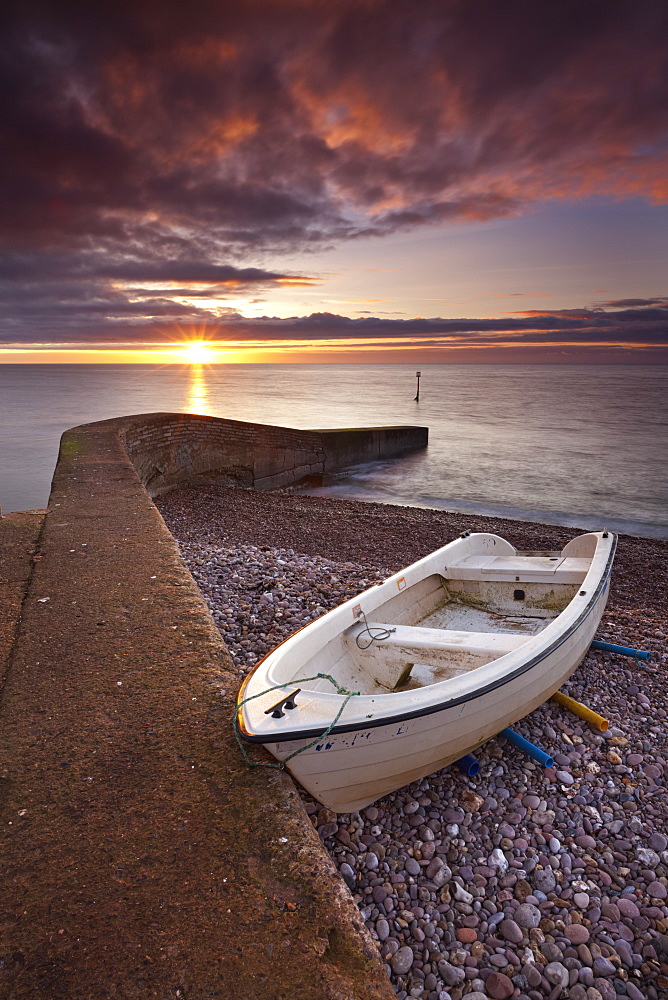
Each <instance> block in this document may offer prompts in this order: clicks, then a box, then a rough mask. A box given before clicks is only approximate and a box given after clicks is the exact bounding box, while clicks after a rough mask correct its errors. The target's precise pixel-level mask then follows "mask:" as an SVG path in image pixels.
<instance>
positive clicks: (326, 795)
mask: <svg viewBox="0 0 668 1000" xmlns="http://www.w3.org/2000/svg"><path fill="white" fill-rule="evenodd" d="M603 537H604V538H607V535H606V536H603ZM590 538H591V536H590ZM605 546H607V549H606V552H607V554H606V553H604V552H601V558H600V559H598V560H597V567H598V568H597V569H592V572H591V573H590V574H588V576H587V582H586V585H585V586H586V589H582V590H580V592H579V596H577V597H576V598H575V599H574V600H573V601H571V604H570V605H569V606H568V609H567V610H566V611H565V612H564V613H563V614H562V615H560V616H559V618H558V619H555V621H554V622H553V624H552V625H551V626H550V628H549V629H546V630H545V632H544V633H543V635H544V637H545V640H544V641H543V639H542V638H541V636H538V637H536V638H535V639H533V640H531V641H530V642H529V643H527V646H526V655H524V654H523V652H522V650H519V649H518V650H516V651H515V652H511V653H509V655H507V656H502V657H501V659H499V660H497V661H495V663H493V664H490V665H489V666H488V667H483V668H481V669H479V670H475V671H471V673H470V675H469V676H470V677H471V678H472V683H471V684H470V685H469V686H468V688H467V687H466V686H461V685H459V686H457V685H456V682H450V683H446V684H445V685H441V684H435V685H433V687H432V688H430V689H426V688H425V689H422V692H418V697H422V698H423V699H424V698H426V697H427V693H428V692H429V696H431V693H433V700H431V701H425V700H423V701H422V703H421V704H417V703H416V704H415V707H414V708H413V709H412V710H410V711H402V710H401V704H402V703H401V699H398V697H397V696H396V695H389V696H388V699H387V701H386V699H385V697H381V699H379V700H380V701H382V702H384V703H386V704H387V705H389V704H390V700H391V701H392V704H397V707H399V709H400V710H399V712H398V713H396V714H395V713H392V714H391V715H389V714H385V715H381V713H378V712H377V711H376V713H375V714H373V713H372V714H369V715H366V716H362V718H364V719H365V720H366V719H368V720H369V721H368V722H360V724H357V725H350V724H345V716H344V717H343V718H342V719H341V723H343V724H341V723H340V724H337V725H335V726H334V727H333V730H332V732H331V733H330V734H329V735H328V736H326V737H323V736H318V735H317V732H320V733H322V732H324V730H325V729H326V727H323V728H322V729H320V730H316V736H315V739H314V734H313V732H309V733H306V732H302V733H300V732H298V731H296V732H293V733H292V734H291V735H290V736H287V734H286V737H287V738H286V739H285V740H283V741H272V740H270V739H267V737H266V736H265V737H263V738H260V739H258V736H257V735H255V736H254V735H253V734H251V733H248V732H244V730H243V729H242V733H243V735H245V736H246V738H250V739H251V740H255V741H257V742H262V743H264V744H265V746H266V747H267V749H268V750H270V751H271V753H272V754H273V755H274V756H275V757H276V758H277V759H278V760H280V761H283V762H284V763H285V766H286V768H287V769H288V770H289V771H290V772H291V774H292V775H293V776H294V777H295V779H296V780H297V781H298V782H299V783H300V784H301V785H302V786H303V787H304V788H305V789H306V790H307V791H308V792H310V793H311V794H312V795H313V796H314V798H316V799H317V800H318V801H319V802H321V803H322V804H323V805H325V806H327V807H328V808H330V809H332V810H333V811H334V812H337V813H347V812H355V811H358V810H360V809H363V808H364V807H365V806H367V805H369V804H370V803H371V802H374V801H375V800H377V799H379V798H381V797H382V796H383V795H386V794H388V793H390V792H392V791H395V790H396V789H397V788H400V787H402V786H403V785H406V784H408V783H410V782H411V781H415V780H418V779H420V778H423V777H425V776H426V775H428V774H431V773H433V772H435V771H437V770H439V769H440V768H442V767H444V766H446V765H448V764H451V763H453V762H454V761H456V760H459V759H460V758H461V757H463V756H465V754H467V753H470V752H471V751H474V750H476V749H477V748H478V747H480V746H481V745H482V744H484V743H486V742H487V741H488V740H489V739H491V738H492V737H494V736H495V735H497V734H498V733H499V732H500V731H501V730H502V729H504V728H506V726H510V725H513V724H514V723H516V722H517V721H518V720H520V719H522V718H523V717H524V716H526V715H528V714H529V713H530V712H532V711H533V710H534V709H535V708H537V707H538V706H539V705H541V704H543V703H544V702H545V701H546V700H547V699H549V698H550V697H551V696H552V695H553V694H554V693H555V692H556V691H557V690H558V689H559V688H560V687H561V686H562V685H563V684H564V683H565V681H566V680H568V678H569V677H570V676H571V674H572V673H573V672H574V671H575V670H576V669H577V667H578V665H579V664H580V663H581V661H582V660H583V658H584V656H585V655H586V653H587V650H588V649H589V646H590V645H591V642H592V639H593V638H594V635H595V633H596V630H597V628H598V625H599V622H600V620H601V616H602V614H603V611H604V609H605V605H606V603H607V598H608V592H609V578H610V571H611V567H612V558H613V555H614V542H611V543H610V544H608V543H605ZM407 572H408V571H407ZM392 579H394V578H392ZM402 579H403V578H402V577H399V583H401V581H402ZM331 614H332V613H330V615H331ZM323 621H324V619H323ZM286 649H287V644H286ZM272 655H274V654H270V657H271V656H272ZM286 655H287V653H286ZM473 678H479V680H478V681H477V683H474V682H473ZM305 694H307V695H308V694H309V692H305ZM243 695H244V692H243V691H242V692H241V693H240V699H242V700H243ZM254 697H260V696H259V695H257V694H256V695H254ZM364 703H365V699H364V698H362V699H360V706H361V705H362V704H364ZM366 703H369V704H372V703H373V700H372V701H371V702H369V700H368V699H367V700H366ZM290 714H292V713H290ZM358 718H360V716H359V713H358ZM285 722H287V719H286V720H285ZM283 724H284V722H283V720H280V721H279V722H277V723H276V725H277V726H278V725H283ZM295 725H296V723H295Z"/></svg>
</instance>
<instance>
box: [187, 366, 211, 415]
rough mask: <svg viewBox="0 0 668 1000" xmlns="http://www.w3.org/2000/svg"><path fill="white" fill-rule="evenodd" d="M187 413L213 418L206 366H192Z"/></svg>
mask: <svg viewBox="0 0 668 1000" xmlns="http://www.w3.org/2000/svg"><path fill="white" fill-rule="evenodd" d="M186 412H187V413H201V414H204V415H205V416H207V417H211V416H213V412H212V410H211V402H210V400H209V386H208V383H207V372H206V371H205V366H204V365H191V366H190V381H189V383H188V398H187V400H186Z"/></svg>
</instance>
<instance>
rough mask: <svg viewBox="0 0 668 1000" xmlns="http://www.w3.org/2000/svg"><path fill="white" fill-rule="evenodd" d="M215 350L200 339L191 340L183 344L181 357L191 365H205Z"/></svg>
mask: <svg viewBox="0 0 668 1000" xmlns="http://www.w3.org/2000/svg"><path fill="white" fill-rule="evenodd" d="M215 356H216V355H215V351H212V350H211V348H210V347H207V345H206V344H205V343H204V342H203V341H201V340H192V341H190V342H189V343H187V344H184V345H183V358H184V360H185V361H187V362H188V363H189V364H191V365H205V364H207V363H208V362H210V361H213V360H214V358H215Z"/></svg>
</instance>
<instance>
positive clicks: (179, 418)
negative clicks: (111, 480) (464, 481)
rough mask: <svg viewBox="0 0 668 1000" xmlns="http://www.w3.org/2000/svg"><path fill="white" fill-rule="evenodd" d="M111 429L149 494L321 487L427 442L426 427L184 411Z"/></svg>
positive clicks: (134, 419) (133, 420)
mask: <svg viewBox="0 0 668 1000" xmlns="http://www.w3.org/2000/svg"><path fill="white" fill-rule="evenodd" d="M103 423H104V424H107V423H108V422H107V421H103ZM113 423H114V425H115V426H116V428H117V430H118V433H119V434H120V437H121V440H122V441H123V444H124V447H125V451H126V452H127V454H128V455H129V456H130V458H131V459H132V462H133V463H134V465H135V468H136V469H137V471H138V473H139V476H140V478H141V480H142V482H143V483H144V485H145V486H146V489H147V490H148V492H149V493H150V494H151V496H158V495H159V494H160V493H165V492H167V491H168V490H170V489H173V488H174V487H176V486H179V485H182V484H184V483H189V484H194V483H215V482H227V483H237V484H238V485H241V486H252V487H254V488H255V489H260V490H262V489H275V488H279V487H282V486H291V485H293V484H295V483H299V482H304V481H306V480H310V481H316V482H319V481H322V480H323V479H325V478H326V477H328V476H331V475H334V474H336V473H337V472H340V471H341V470H343V469H345V468H347V467H349V466H351V465H355V464H358V463H361V462H371V461H376V460H378V459H382V458H396V457H398V456H399V455H404V454H406V453H408V452H412V451H416V450H418V449H420V448H425V447H426V446H427V437H428V431H427V428H426V427H371V428H351V429H348V430H320V431H310V430H296V429H294V428H290V427H275V426H271V425H269V424H250V423H244V422H243V421H240V420H221V419H219V418H217V417H205V416H194V415H192V414H181V413H176V414H175V413H149V414H140V415H138V416H136V417H126V418H123V419H122V420H119V421H113ZM89 426H91V427H95V426H97V425H95V424H91V425H89Z"/></svg>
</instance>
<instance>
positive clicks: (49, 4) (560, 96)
mask: <svg viewBox="0 0 668 1000" xmlns="http://www.w3.org/2000/svg"><path fill="white" fill-rule="evenodd" d="M0 82H1V84H2V89H3V93H4V94H5V95H6V96H5V99H4V100H3V102H2V103H1V104H0V142H1V147H2V151H3V152H2V157H1V159H0V254H1V253H2V249H3V247H4V248H6V255H5V256H4V258H0V275H1V276H2V277H3V278H4V281H5V286H6V287H9V286H10V284H12V283H15V284H13V288H14V289H15V291H16V290H18V291H20V290H25V288H26V287H27V286H26V285H22V284H21V283H22V282H27V283H30V281H31V280H32V281H33V282H34V280H35V276H36V275H37V274H39V275H40V280H43V281H44V282H45V283H46V285H47V286H48V287H46V288H45V290H44V295H43V299H42V302H43V305H44V307H45V309H47V307H48V309H49V310H52V312H46V311H45V312H44V313H43V314H42V320H41V321H39V320H38V317H37V308H38V304H39V303H38V302H37V301H35V302H34V303H33V304H32V305H28V306H27V307H25V310H24V311H21V310H20V309H19V307H18V306H17V311H14V312H11V311H9V312H8V314H7V317H6V323H5V325H4V326H3V331H4V333H3V334H2V336H4V337H5V339H11V336H10V337H7V331H8V329H9V333H10V334H14V333H15V332H16V329H17V326H18V325H19V324H20V323H21V322H22V321H25V322H26V326H25V328H24V332H26V333H28V332H30V328H31V323H32V324H33V332H34V329H35V328H39V329H44V328H46V326H47V323H48V320H49V318H50V317H54V318H55V323H56V325H57V324H58V322H59V321H61V322H63V323H66V318H65V317H66V314H67V313H68V310H69V315H70V317H71V320H72V321H71V322H70V323H69V326H70V327H71V328H72V329H73V328H74V316H75V312H76V311H75V312H73V311H72V309H73V303H74V302H75V300H77V299H79V308H78V313H77V314H78V315H79V317H80V319H82V321H83V320H86V322H89V321H90V319H91V316H92V315H93V314H95V313H96V311H99V312H100V313H103V312H104V309H105V308H106V307H107V306H108V307H109V309H110V312H109V313H108V323H107V326H110V325H114V324H120V323H122V322H126V321H127V320H128V319H129V318H130V317H132V316H133V315H135V314H136V315H137V320H138V322H139V319H140V316H141V322H144V321H146V319H147V318H150V319H151V320H155V319H160V318H162V317H165V316H169V315H174V314H176V315H177V316H178V318H179V319H181V318H182V317H183V312H184V311H183V307H182V306H179V305H178V304H177V303H175V302H174V299H173V298H172V297H171V294H167V291H166V290H165V289H162V290H161V291H160V292H159V293H157V292H156V290H155V289H151V288H145V289H144V291H143V292H142V290H141V285H142V283H146V284H147V285H150V283H157V282H163V283H169V282H171V283H176V284H178V285H179V286H181V291H183V289H184V287H185V286H186V285H187V284H192V285H193V286H195V287H194V290H193V292H192V294H193V295H197V294H201V293H200V292H198V289H197V287H196V286H198V285H201V284H211V285H212V286H218V287H220V288H221V289H222V290H223V291H224V289H225V288H226V287H228V288H229V287H232V286H234V285H236V286H238V285H243V286H251V285H261V284H269V285H270V284H271V283H272V282H280V281H281V280H285V279H290V278H291V276H290V275H283V274H280V273H277V272H276V271H273V270H271V269H269V270H267V271H264V270H263V269H262V268H261V267H259V268H258V267H248V266H246V265H247V264H248V262H249V260H252V261H253V262H254V263H255V264H257V263H258V261H261V254H262V253H265V252H267V251H272V252H275V251H276V250H279V249H282V248H288V249H297V248H304V247H308V246H314V247H320V246H323V245H328V244H331V243H332V242H335V241H340V240H344V239H351V238H354V237H357V236H360V235H369V234H378V235H382V234H386V233H391V232H395V231H397V230H401V229H406V228H410V227H415V226H420V225H426V224H432V223H435V222H438V221H443V220H462V219H464V220H465V219H489V218H493V217H495V216H502V215H508V214H513V213H519V212H521V211H522V210H523V209H524V208H525V207H526V206H527V205H530V204H531V203H532V202H535V201H538V200H544V199H555V198H562V197H568V198H572V197H579V196H583V195H588V194H592V193H604V194H608V195H614V196H627V195H630V194H641V195H643V196H645V197H648V198H650V199H653V200H654V201H657V202H659V201H666V200H668V180H667V178H668V141H667V140H668V116H667V113H666V95H667V94H668V7H667V6H666V5H665V4H661V3H658V2H655V0H615V2H610V0H589V2H587V3H586V4H583V3H582V2H581V0H561V2H560V3H558V4H551V5H546V4H541V3H528V2H527V0H506V2H503V3H499V2H498V0H415V2H411V3H405V2H403V0H332V2H331V3H328V4H323V3H321V2H320V0H237V2H235V3H234V4H222V3H220V0H189V2H188V3H187V4H183V3H176V2H174V0H164V2H162V3H159V4H158V3H156V2H155V0H134V2H132V3H130V2H128V0H119V2H117V3H114V4H91V3H90V2H87V3H83V2H81V0H69V2H65V0H62V2H58V0H10V2H9V3H8V4H7V6H6V7H5V16H4V22H3V31H2V40H1V41H0ZM297 278H298V276H292V280H296V279H297ZM123 282H127V283H131V284H132V285H133V286H134V288H135V292H136V294H135V295H134V297H132V296H128V295H127V294H124V293H123V291H122V290H119V288H118V287H117V286H118V284H119V283H120V284H122V283H123ZM77 283H78V284H77ZM137 288H138V289H139V291H137ZM126 291H127V290H126ZM177 294H178V293H177ZM9 298H12V299H14V300H15V301H16V300H17V295H16V294H15V295H13V296H12V295H10V296H9ZM9 298H8V299H6V300H5V302H6V309H8V306H7V303H8V302H9ZM31 310H32V311H31ZM142 310H143V312H142ZM186 312H187V310H186ZM196 318H201V317H199V314H196ZM218 318H219V317H218ZM7 323H9V327H8V326H7V325H6V324H7Z"/></svg>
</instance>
